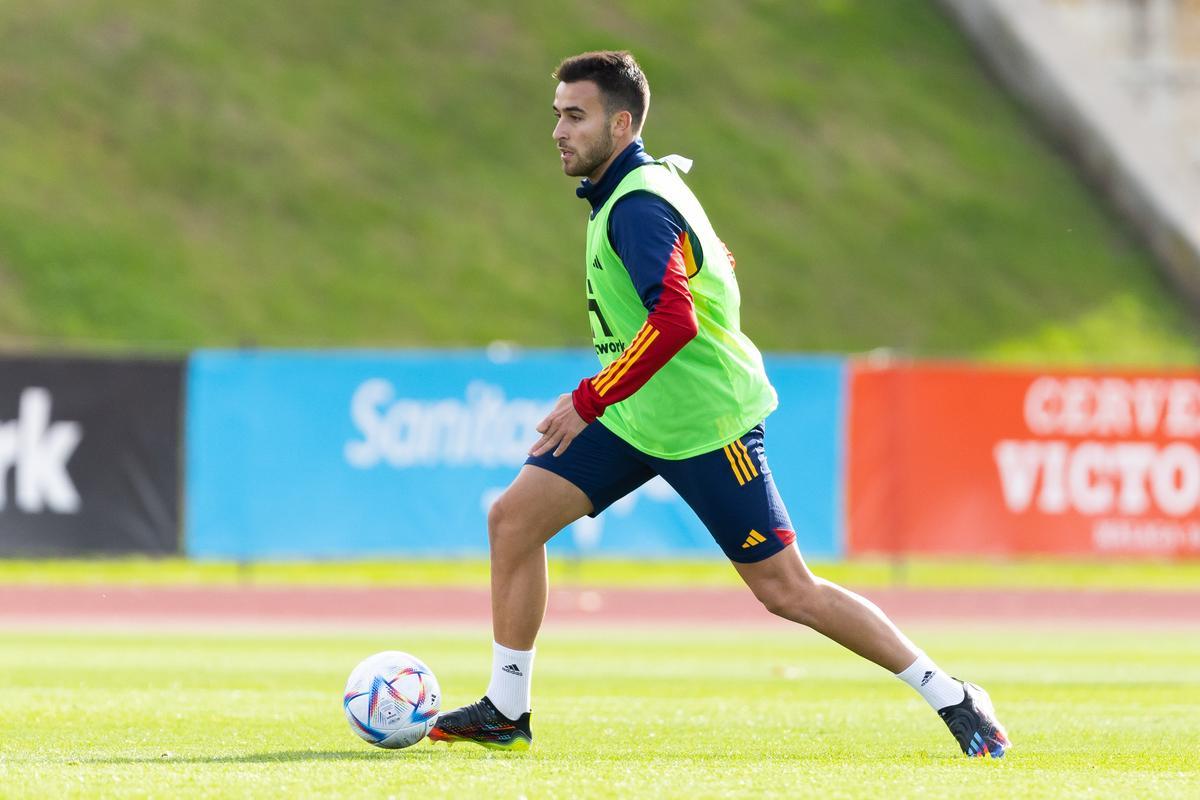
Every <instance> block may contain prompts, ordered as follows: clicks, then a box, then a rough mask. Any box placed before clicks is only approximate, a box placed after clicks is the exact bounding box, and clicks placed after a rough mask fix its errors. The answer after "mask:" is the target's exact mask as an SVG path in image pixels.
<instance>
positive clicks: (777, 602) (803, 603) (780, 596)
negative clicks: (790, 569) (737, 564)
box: [754, 580, 821, 627]
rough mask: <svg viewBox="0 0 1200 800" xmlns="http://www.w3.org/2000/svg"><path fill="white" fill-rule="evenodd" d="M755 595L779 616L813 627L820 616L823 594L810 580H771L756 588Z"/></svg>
mask: <svg viewBox="0 0 1200 800" xmlns="http://www.w3.org/2000/svg"><path fill="white" fill-rule="evenodd" d="M754 596H755V597H757V598H758V601H759V602H760V603H762V604H763V607H764V608H766V609H767V611H770V612H771V613H772V614H774V615H775V616H777V617H783V618H784V619H786V620H790V621H792V622H798V623H800V624H801V625H808V626H809V627H812V626H813V624H814V623H815V622H816V621H817V619H818V618H819V606H820V603H821V595H820V592H819V591H818V588H817V585H816V583H814V582H809V581H797V580H792V581H771V582H769V583H765V584H763V585H762V586H758V587H755V588H754Z"/></svg>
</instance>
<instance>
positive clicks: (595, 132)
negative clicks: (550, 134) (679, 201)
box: [554, 81, 614, 177]
mask: <svg viewBox="0 0 1200 800" xmlns="http://www.w3.org/2000/svg"><path fill="white" fill-rule="evenodd" d="M554 116H555V117H557V118H558V124H557V125H555V126H554V142H555V144H557V145H558V152H559V157H560V159H561V161H562V168H563V172H565V173H566V174H568V175H574V176H576V177H584V176H589V177H590V176H594V175H595V173H596V172H597V171H598V170H599V169H600V167H602V166H603V165H604V164H605V162H606V161H608V159H609V158H610V157H611V156H612V154H613V148H614V144H613V135H612V130H611V127H610V125H611V122H610V119H609V116H608V113H607V112H606V111H605V110H604V102H603V100H602V98H601V97H600V87H599V86H597V85H596V84H595V83H593V82H592V81H576V82H575V83H560V84H558V88H557V89H556V90H555V91H554ZM597 177H598V176H597Z"/></svg>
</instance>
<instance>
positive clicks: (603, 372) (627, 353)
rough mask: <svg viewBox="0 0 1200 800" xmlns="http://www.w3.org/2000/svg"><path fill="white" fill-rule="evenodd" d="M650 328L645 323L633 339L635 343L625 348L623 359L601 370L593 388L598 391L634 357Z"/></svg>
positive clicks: (594, 380) (593, 380)
mask: <svg viewBox="0 0 1200 800" xmlns="http://www.w3.org/2000/svg"><path fill="white" fill-rule="evenodd" d="M649 327H650V323H649V322H646V323H644V324H643V325H642V327H641V328H640V329H639V330H638V332H637V335H636V336H634V337H633V341H632V342H630V343H629V347H626V348H625V352H624V353H622V354H621V357H620V358H618V359H617V360H615V361H613V362H612V363H611V364H609V365H608V366H607V367H605V368H604V369H602V370H600V372H599V374H597V375H596V377H594V378H592V386H593V388H597V389H598V388H599V386H600V384H601V383H604V381H605V380H606V379H607V377H608V376H609V375H612V374H613V372H614V371H615V370H618V369H620V368H621V365H622V364H624V363H625V360H626V359H627V358H629V357H630V356H632V355H633V350H634V348H635V347H637V345H638V343H639V342H640V341H641V340H642V337H643V336H645V335H646V329H647V328H649Z"/></svg>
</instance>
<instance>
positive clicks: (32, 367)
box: [0, 357, 183, 556]
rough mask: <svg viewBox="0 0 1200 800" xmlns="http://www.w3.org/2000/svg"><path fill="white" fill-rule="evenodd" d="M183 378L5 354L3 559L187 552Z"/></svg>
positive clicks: (0, 404) (0, 435) (164, 371)
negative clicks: (182, 538)
mask: <svg viewBox="0 0 1200 800" xmlns="http://www.w3.org/2000/svg"><path fill="white" fill-rule="evenodd" d="M182 376H183V366H182V362H180V361H176V360H142V361H130V360H117V359H81V358H53V359H50V358H13V357H0V555H2V556H49V555H54V556H59V555H84V554H99V553H104V554H119V553H147V554H167V553H176V552H178V550H179V499H178V498H179V490H180V481H179V461H180V458H179V441H180V433H179V429H180V414H181V410H182V409H181V406H180V400H181V394H182V390H181V386H180V382H181V380H182Z"/></svg>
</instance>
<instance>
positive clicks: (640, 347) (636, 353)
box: [596, 328, 658, 397]
mask: <svg viewBox="0 0 1200 800" xmlns="http://www.w3.org/2000/svg"><path fill="white" fill-rule="evenodd" d="M657 338H658V331H657V330H655V329H654V328H650V335H649V336H647V337H646V338H645V339H643V340H642V341H641V342H639V343H638V344H637V346H636V347H631V348H630V350H629V352H630V353H631V354H632V357H631V358H630V359H629V360H628V361H626V362H625V365H624V366H623V367H621V369H620V370H618V371H617V372H616V373H615V374H613V375H612V376H610V377H608V378H605V379H604V380H603V381H602V382H601V383H602V384H603V385H602V386H597V387H596V391H597V392H598V393H599V394H600V396H601V397H604V395H605V393H606V392H607V391H608V390H609V389H611V388H612V387H613V385H614V384H615V383H616V382H617V381H619V380H621V377H622V376H624V375H625V373H626V372H628V371H629V368H630V367H632V366H633V364H634V362H636V361H637V360H638V359H639V358H641V357H642V353H645V352H646V350H647V348H649V347H650V345H652V344H654V340H655V339H657ZM634 341H635V342H636V341H637V340H636V339H635V340H634ZM623 357H624V356H622V358H623Z"/></svg>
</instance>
